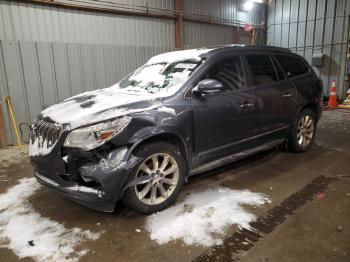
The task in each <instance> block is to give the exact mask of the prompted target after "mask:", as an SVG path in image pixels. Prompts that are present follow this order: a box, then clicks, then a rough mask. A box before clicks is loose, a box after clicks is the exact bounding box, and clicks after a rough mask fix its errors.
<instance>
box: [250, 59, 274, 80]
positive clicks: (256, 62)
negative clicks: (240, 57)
mask: <svg viewBox="0 0 350 262" xmlns="http://www.w3.org/2000/svg"><path fill="white" fill-rule="evenodd" d="M247 61H248V65H249V67H250V70H251V72H252V75H253V82H254V85H266V84H270V83H273V82H275V81H277V80H278V77H277V75H276V70H275V67H274V66H273V64H272V61H271V59H270V57H269V56H266V55H248V56H247Z"/></svg>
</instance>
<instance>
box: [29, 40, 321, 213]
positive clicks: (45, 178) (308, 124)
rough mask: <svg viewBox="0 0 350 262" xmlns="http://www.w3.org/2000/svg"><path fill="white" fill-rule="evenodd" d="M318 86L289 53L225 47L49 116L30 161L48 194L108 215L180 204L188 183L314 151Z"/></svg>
mask: <svg viewBox="0 0 350 262" xmlns="http://www.w3.org/2000/svg"><path fill="white" fill-rule="evenodd" d="M321 96H322V82H321V81H320V80H319V79H318V77H317V76H316V74H315V73H314V71H313V70H312V68H311V67H310V65H309V64H308V63H307V62H306V61H305V60H304V59H303V58H302V57H300V56H298V55H296V54H293V53H291V52H290V51H289V50H286V49H282V48H276V47H266V46H261V47H259V46H240V45H233V46H222V47H215V48H202V49H194V50H184V51H176V52H170V53H166V54H161V55H157V56H155V57H153V58H151V59H150V60H149V61H148V62H147V63H146V64H145V65H143V66H142V67H140V68H139V69H137V70H136V71H135V72H133V73H131V74H130V75H129V76H127V77H126V78H124V79H123V80H121V81H120V82H118V83H117V84H115V85H113V86H111V87H109V88H105V89H101V90H95V91H91V92H86V93H82V94H79V95H77V96H74V97H71V98H68V99H66V100H64V101H62V102H61V103H59V104H56V105H53V106H50V107H48V108H46V109H45V110H44V111H42V112H41V114H40V115H39V116H38V118H37V120H36V121H35V122H34V123H33V126H32V133H31V141H30V159H31V162H32V165H33V166H34V175H35V177H36V178H37V179H38V180H39V181H40V182H41V183H42V184H44V185H46V186H49V187H51V188H53V189H54V190H56V191H58V192H60V193H62V194H63V195H64V196H66V197H68V198H70V199H72V200H74V201H76V202H79V203H81V204H83V205H85V206H88V207H90V208H94V209H97V210H101V211H106V212H112V211H113V210H114V209H115V206H116V202H117V201H118V200H120V199H122V200H123V201H124V202H125V203H126V204H127V205H128V206H129V207H131V208H133V209H134V210H136V211H138V212H141V213H152V212H157V211H159V210H162V209H164V208H166V207H167V206H169V205H170V204H171V203H173V202H174V200H175V199H176V197H177V195H178V194H179V192H180V190H181V188H182V186H183V184H184V183H185V181H187V178H188V177H189V176H192V175H195V174H198V173H201V172H204V171H208V170H211V169H214V168H216V167H219V166H222V165H225V164H228V163H230V162H233V161H236V160H238V159H241V158H244V157H247V156H250V155H252V154H255V153H257V152H259V151H262V150H266V149H269V148H272V147H275V146H278V145H280V144H286V145H287V146H288V148H289V149H290V150H291V151H293V152H304V151H306V150H308V149H309V148H310V146H311V144H312V142H313V140H314V137H315V132H316V125H317V122H318V119H319V117H320V114H321V98H322V97H321Z"/></svg>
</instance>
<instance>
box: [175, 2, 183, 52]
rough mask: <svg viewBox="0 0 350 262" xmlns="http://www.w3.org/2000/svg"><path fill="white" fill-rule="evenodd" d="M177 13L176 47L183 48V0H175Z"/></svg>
mask: <svg viewBox="0 0 350 262" xmlns="http://www.w3.org/2000/svg"><path fill="white" fill-rule="evenodd" d="M174 1H175V2H174V6H175V11H176V12H177V14H176V19H175V48H177V49H182V48H183V41H182V11H183V10H182V0H174Z"/></svg>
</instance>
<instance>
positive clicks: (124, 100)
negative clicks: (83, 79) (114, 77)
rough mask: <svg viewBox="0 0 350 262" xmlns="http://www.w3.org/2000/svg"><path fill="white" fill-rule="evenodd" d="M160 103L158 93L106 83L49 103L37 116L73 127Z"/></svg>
mask: <svg viewBox="0 0 350 262" xmlns="http://www.w3.org/2000/svg"><path fill="white" fill-rule="evenodd" d="M161 105H162V98H161V97H156V96H154V95H147V94H145V93H143V94H134V93H128V92H123V91H122V90H120V89H118V88H113V87H110V88H104V89H100V90H95V91H90V92H85V93H82V94H79V95H77V96H73V97H71V98H68V99H66V100H64V101H62V102H61V103H58V104H55V105H52V106H50V107H48V108H46V109H45V110H43V111H42V112H41V115H40V118H42V119H47V120H49V121H53V122H55V123H58V124H62V125H69V126H70V128H71V129H75V128H77V127H81V126H86V125H89V124H94V123H97V122H101V121H105V120H108V119H113V118H116V117H119V116H123V115H126V114H130V113H136V112H142V111H145V110H151V109H155V108H159V107H161Z"/></svg>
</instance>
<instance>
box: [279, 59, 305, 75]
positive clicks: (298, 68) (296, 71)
mask: <svg viewBox="0 0 350 262" xmlns="http://www.w3.org/2000/svg"><path fill="white" fill-rule="evenodd" d="M276 59H277V60H278V62H279V63H280V64H281V66H282V67H283V69H284V71H285V72H286V74H287V76H288V78H292V77H296V76H299V75H303V74H306V73H308V72H309V67H308V66H307V65H306V64H305V62H304V61H302V60H301V59H299V58H297V57H293V56H286V55H277V56H276Z"/></svg>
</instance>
